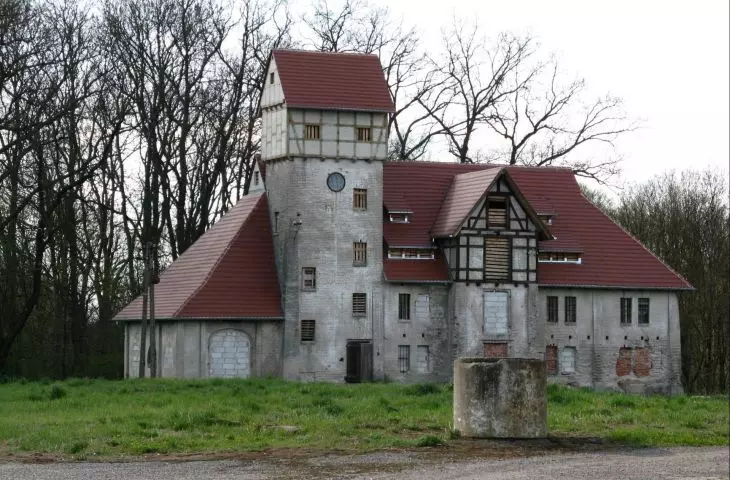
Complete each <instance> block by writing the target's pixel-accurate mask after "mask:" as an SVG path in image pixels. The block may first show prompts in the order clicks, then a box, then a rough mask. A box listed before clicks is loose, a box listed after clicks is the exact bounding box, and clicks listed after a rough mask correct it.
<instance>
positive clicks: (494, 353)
mask: <svg viewBox="0 0 730 480" xmlns="http://www.w3.org/2000/svg"><path fill="white" fill-rule="evenodd" d="M507 351H508V348H507V344H506V343H485V344H484V356H485V357H486V358H506V357H507Z"/></svg>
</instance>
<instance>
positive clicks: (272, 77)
mask: <svg viewBox="0 0 730 480" xmlns="http://www.w3.org/2000/svg"><path fill="white" fill-rule="evenodd" d="M269 83H270V84H272V85H273V84H274V72H271V73H270V74H269Z"/></svg>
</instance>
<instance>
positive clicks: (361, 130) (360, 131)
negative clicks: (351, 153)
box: [357, 127, 373, 142]
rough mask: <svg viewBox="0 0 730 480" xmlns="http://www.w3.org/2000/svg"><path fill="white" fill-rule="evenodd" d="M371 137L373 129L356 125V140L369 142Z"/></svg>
mask: <svg viewBox="0 0 730 480" xmlns="http://www.w3.org/2000/svg"><path fill="white" fill-rule="evenodd" d="M372 138H373V130H372V129H371V128H370V127H357V141H358V142H369V141H371V140H372Z"/></svg>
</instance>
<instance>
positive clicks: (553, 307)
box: [547, 297, 558, 323]
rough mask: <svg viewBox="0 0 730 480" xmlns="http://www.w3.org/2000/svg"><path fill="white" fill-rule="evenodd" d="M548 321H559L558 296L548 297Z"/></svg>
mask: <svg viewBox="0 0 730 480" xmlns="http://www.w3.org/2000/svg"><path fill="white" fill-rule="evenodd" d="M547 321H548V322H550V323H558V297H547Z"/></svg>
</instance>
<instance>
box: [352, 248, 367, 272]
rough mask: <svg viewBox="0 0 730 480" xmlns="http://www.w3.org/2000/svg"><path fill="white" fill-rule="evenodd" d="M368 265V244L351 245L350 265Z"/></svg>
mask: <svg viewBox="0 0 730 480" xmlns="http://www.w3.org/2000/svg"><path fill="white" fill-rule="evenodd" d="M367 263H368V244H367V243H365V242H354V243H353V244H352V265H353V266H355V267H364V266H365V265H367Z"/></svg>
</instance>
